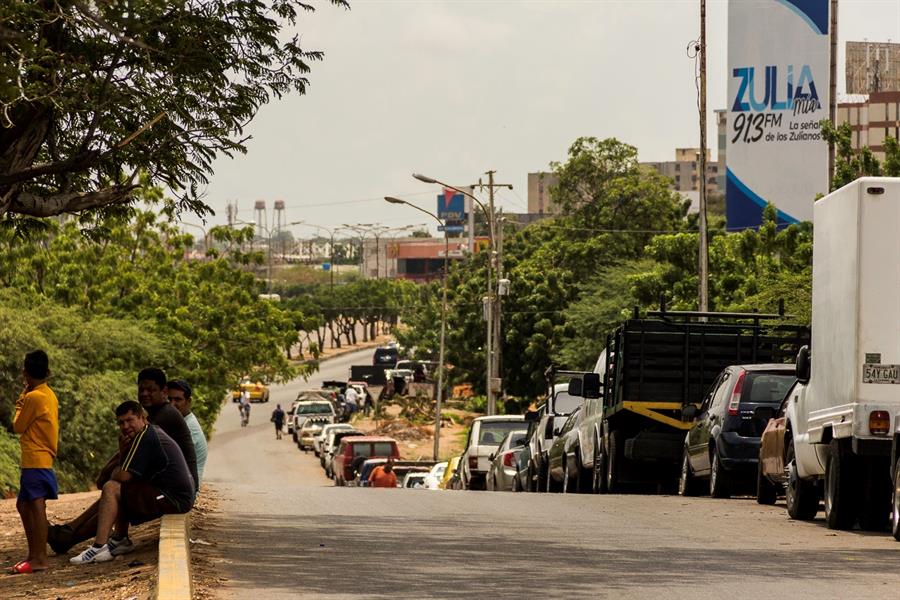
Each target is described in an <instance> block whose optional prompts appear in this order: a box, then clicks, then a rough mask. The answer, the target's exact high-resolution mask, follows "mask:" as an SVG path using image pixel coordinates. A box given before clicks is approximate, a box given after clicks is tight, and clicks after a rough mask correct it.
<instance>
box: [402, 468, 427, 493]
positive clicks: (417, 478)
mask: <svg viewBox="0 0 900 600" xmlns="http://www.w3.org/2000/svg"><path fill="white" fill-rule="evenodd" d="M429 474H430V473H422V472H421V471H410V472H409V473H407V474H406V475H404V476H403V481H401V482H400V486H399V487H402V488H411V489H417V490H424V489H426V486H425V479H426V478H427V477H428V475H429Z"/></svg>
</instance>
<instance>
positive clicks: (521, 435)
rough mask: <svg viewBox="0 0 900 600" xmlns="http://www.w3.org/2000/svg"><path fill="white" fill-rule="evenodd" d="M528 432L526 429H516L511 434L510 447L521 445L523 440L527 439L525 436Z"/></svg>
mask: <svg viewBox="0 0 900 600" xmlns="http://www.w3.org/2000/svg"><path fill="white" fill-rule="evenodd" d="M526 435H527V432H525V431H516V432H514V433H512V434H510V436H509V447H510V448H515V447H516V446H521V445H522V442H524V441H525V436H526Z"/></svg>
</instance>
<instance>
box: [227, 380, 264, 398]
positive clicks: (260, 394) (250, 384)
mask: <svg viewBox="0 0 900 600" xmlns="http://www.w3.org/2000/svg"><path fill="white" fill-rule="evenodd" d="M245 391H246V392H249V393H250V402H268V401H269V386H268V385H266V383H265V382H264V381H260V380H257V381H253V380H252V379H250V378H249V377H244V378H242V379H241V381H240V383H239V384H238V385H237V387H236V388H235V389H234V390H232V391H231V401H232V402H239V401H240V399H241V393H243V392H245Z"/></svg>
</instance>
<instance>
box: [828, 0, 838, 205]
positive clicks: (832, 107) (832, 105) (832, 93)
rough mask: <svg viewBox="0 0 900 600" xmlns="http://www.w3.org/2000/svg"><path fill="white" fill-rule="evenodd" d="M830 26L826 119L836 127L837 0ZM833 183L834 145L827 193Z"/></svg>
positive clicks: (830, 158)
mask: <svg viewBox="0 0 900 600" xmlns="http://www.w3.org/2000/svg"><path fill="white" fill-rule="evenodd" d="M829 12H830V15H829V16H830V17H831V19H830V21H831V23H830V25H829V27H828V35H829V37H830V42H831V46H830V54H831V56H830V62H829V65H828V73H829V79H830V81H829V84H828V119H829V120H830V121H831V124H832V125H836V123H835V118H836V112H837V44H838V39H837V26H838V25H837V12H838V0H831V10H830V11H829ZM833 181H834V144H833V143H830V142H829V144H828V191H829V192H830V191H831V184H832V182H833Z"/></svg>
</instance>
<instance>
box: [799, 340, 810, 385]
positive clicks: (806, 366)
mask: <svg viewBox="0 0 900 600" xmlns="http://www.w3.org/2000/svg"><path fill="white" fill-rule="evenodd" d="M809 372H810V355H809V346H803V347H802V348H800V352H798V353H797V371H796V374H797V381H799V382H800V383H809Z"/></svg>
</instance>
